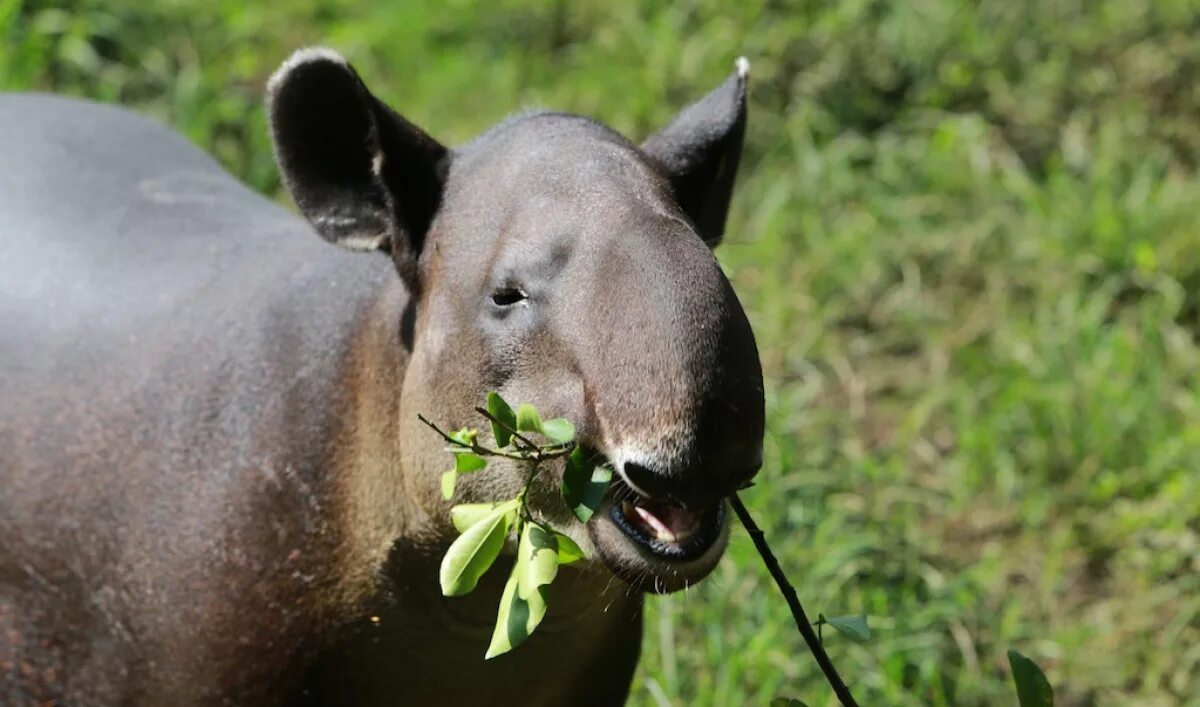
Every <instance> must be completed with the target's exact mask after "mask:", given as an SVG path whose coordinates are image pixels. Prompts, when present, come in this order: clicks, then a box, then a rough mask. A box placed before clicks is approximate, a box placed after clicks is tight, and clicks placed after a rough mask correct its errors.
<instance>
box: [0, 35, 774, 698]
mask: <svg viewBox="0 0 1200 707" xmlns="http://www.w3.org/2000/svg"><path fill="white" fill-rule="evenodd" d="M747 72H748V67H747V64H746V63H745V62H744V60H740V61H739V62H738V63H737V64H736V66H735V67H734V70H733V71H732V73H731V75H730V76H729V78H728V79H727V80H726V81H725V82H724V83H723V84H721V85H720V86H719V87H717V88H715V89H714V90H713V91H712V92H711V93H709V94H708V95H707V96H705V97H703V98H701V99H700V100H699V101H698V102H696V103H694V104H692V105H690V106H688V107H686V108H684V109H683V110H682V112H680V113H679V114H678V116H677V117H676V118H675V119H674V120H673V121H672V122H670V123H669V124H668V125H666V126H665V127H663V128H662V129H661V130H660V131H658V132H656V133H654V134H653V135H651V136H650V137H649V138H647V139H646V140H645V141H644V142H642V143H641V144H640V145H639V144H635V143H634V142H631V141H630V140H628V139H626V138H625V137H622V136H621V135H620V134H618V133H617V132H615V131H613V130H611V129H609V128H607V127H605V126H604V125H602V124H600V123H598V122H595V121H593V120H590V119H588V118H584V117H579V116H576V115H570V114H564V113H556V112H548V111H530V112H525V113H521V114H518V115H514V116H512V117H509V118H508V119H506V120H504V121H503V122H501V123H499V124H498V125H496V126H495V127H493V128H491V129H490V130H488V131H487V132H485V133H483V134H482V135H481V136H479V137H477V138H476V139H474V140H473V141H471V142H469V143H467V144H465V145H462V146H459V147H454V148H450V147H446V146H444V145H443V144H441V143H440V142H438V141H437V140H436V139H434V138H433V137H431V136H430V135H429V134H428V133H426V132H425V131H423V130H421V129H420V128H418V127H417V126H416V125H415V124H413V123H411V122H409V121H408V120H406V119H405V118H403V117H401V116H400V115H399V114H397V113H396V112H394V111H393V110H392V109H391V108H389V107H388V106H387V105H385V104H384V103H382V102H381V101H380V100H378V99H377V98H376V97H375V96H374V95H372V93H371V92H370V91H369V90H368V89H367V88H366V86H365V85H364V83H363V81H362V80H361V79H360V77H359V75H358V74H357V73H356V72H355V70H354V69H353V68H352V67H351V66H350V64H349V63H347V61H346V60H345V59H343V58H342V57H341V56H340V55H338V54H337V53H335V52H333V51H331V50H327V49H320V48H313V49H305V50H300V51H299V52H297V53H296V54H294V55H293V56H292V57H291V58H290V59H288V60H287V61H286V62H285V63H284V64H283V65H282V66H281V68H280V69H279V70H278V71H277V72H276V73H275V74H274V76H273V77H272V78H271V79H270V81H269V83H268V84H267V87H266V96H267V101H268V108H269V110H268V115H269V127H270V131H271V135H272V138H273V141H274V147H275V155H276V158H277V162H278V165H279V168H280V173H281V176H282V180H283V183H284V184H285V185H286V187H287V189H288V190H289V191H290V194H291V196H292V198H293V199H294V201H295V204H296V206H297V207H298V210H299V212H300V214H299V215H296V214H295V213H294V212H293V211H292V210H290V209H287V208H284V207H282V206H279V205H277V204H276V203H275V202H273V201H271V200H269V199H267V198H264V197H263V196H260V195H258V194H256V193H254V192H252V191H251V190H249V189H247V188H246V187H244V186H243V185H242V184H240V183H239V182H238V181H236V180H235V179H234V178H233V177H231V176H230V175H229V174H227V173H226V172H225V171H224V170H223V169H222V168H221V167H220V166H219V165H218V164H217V163H216V162H215V161H214V160H213V159H211V158H210V157H208V156H207V155H206V154H204V153H203V152H202V151H201V150H199V149H197V148H196V147H194V146H192V145H191V144H190V143H189V142H187V141H186V140H185V139H183V138H182V137H180V136H178V135H176V134H174V133H172V132H171V131H169V130H168V129H166V128H164V127H162V126H161V125H159V124H157V123H156V122H153V121H151V120H149V119H147V118H143V117H139V116H137V115H135V114H133V113H130V112H127V111H125V110H122V109H119V108H115V107H110V106H104V105H99V104H95V103H90V102H85V101H80V100H74V99H67V98H62V97H55V96H49V95H5V96H3V97H0V166H2V167H3V169H2V170H0V704H4V705H9V706H13V705H27V704H28V705H71V706H75V705H79V706H92V705H95V706H106V707H107V706H116V705H122V706H124V705H131V706H144V705H154V706H158V705H162V706H167V707H190V706H201V705H254V706H258V705H267V706H271V705H286V706H289V707H291V706H298V705H330V706H332V705H339V706H342V705H346V706H362V705H619V704H622V703H623V702H624V701H625V700H626V699H627V696H628V694H629V690H630V685H631V682H632V680H633V676H634V671H635V668H636V666H637V662H638V657H639V650H640V642H641V637H642V609H643V598H644V595H645V594H647V593H661V592H670V591H675V590H679V589H683V588H686V587H687V586H689V585H691V584H693V583H695V582H697V581H699V580H700V579H702V578H703V577H704V576H705V575H706V574H707V573H708V572H709V571H710V570H711V569H712V568H713V566H714V565H715V563H716V562H717V561H718V558H719V557H720V556H721V554H722V553H723V551H724V548H725V546H726V543H727V538H728V536H729V527H730V522H731V519H730V514H729V513H727V511H726V508H727V506H726V503H727V502H726V500H725V499H726V498H727V497H728V495H729V494H730V493H731V492H733V491H734V490H735V489H737V488H739V487H741V486H742V485H744V484H745V483H746V482H747V480H748V479H749V478H750V477H751V476H753V475H754V474H755V473H756V471H757V470H758V468H759V467H760V466H761V460H762V438H763V418H764V411H763V408H764V403H763V382H762V372H761V367H760V363H759V359H758V351H757V348H756V345H755V341H754V336H753V333H752V331H751V328H750V325H749V322H748V320H747V317H746V315H745V313H744V311H743V308H742V306H741V305H740V304H739V301H738V298H737V297H736V295H735V294H734V291H733V289H732V288H731V285H730V282H729V281H728V279H727V278H726V277H725V275H724V274H723V273H722V270H721V268H720V266H719V264H718V262H717V260H716V258H715V257H714V255H713V248H714V247H716V246H717V245H718V243H720V241H721V240H722V237H723V234H724V232H725V226H726V220H727V219H726V216H727V212H728V208H729V203H730V198H731V194H732V190H733V186H734V180H735V176H736V173H737V168H738V162H739V157H740V153H741V150H742V143H743V136H744V133H745V128H746V86H747ZM314 232H315V233H314ZM318 236H319V237H318ZM329 243H332V244H336V245H337V246H341V247H340V248H335V247H331V246H330V245H329ZM493 390H494V391H498V392H500V393H501V394H502V395H503V396H504V397H505V398H506V399H507V400H510V401H514V402H516V401H523V402H529V403H531V404H533V405H535V406H536V407H537V408H538V409H539V410H541V411H542V413H543V415H545V416H556V417H557V416H561V417H565V418H567V419H569V420H571V421H573V422H574V423H575V426H576V430H577V442H578V444H580V445H582V446H584V448H586V449H588V450H591V452H594V453H595V454H598V455H602V457H603V458H604V460H605V462H606V463H607V464H608V465H610V466H611V468H612V469H613V470H614V481H613V483H612V484H611V486H610V487H609V490H608V492H607V495H606V497H605V501H604V502H603V503H602V504H601V506H600V507H599V508H598V510H597V512H596V514H595V516H594V517H593V518H592V519H591V520H590V521H589V522H587V523H586V524H584V523H580V522H579V521H578V520H576V519H575V518H574V516H573V515H572V514H571V513H570V510H569V509H568V508H567V506H566V504H565V503H563V501H562V499H561V496H560V489H559V484H560V480H561V474H562V468H561V464H558V465H557V466H556V465H555V464H556V463H557V462H556V463H548V464H549V465H548V466H547V467H546V468H545V469H544V470H543V471H542V473H540V474H538V476H537V477H536V480H535V482H534V484H533V485H532V486H531V488H530V489H529V494H528V499H529V504H530V508H531V512H532V513H533V514H534V517H535V518H536V519H537V520H538V521H539V522H542V523H545V524H547V525H548V526H550V527H552V528H554V529H556V530H559V531H561V532H562V533H564V534H566V535H568V536H570V537H571V538H573V539H574V540H575V541H576V542H577V543H578V544H579V546H580V548H581V549H582V550H583V551H584V552H585V553H586V555H587V556H588V557H587V559H586V560H585V561H582V562H579V563H576V564H573V565H570V566H565V567H564V568H563V570H562V572H561V574H560V576H559V578H558V579H557V580H556V581H555V582H554V584H553V585H552V586H551V589H550V594H549V607H550V608H549V613H548V615H547V617H546V619H545V620H544V622H543V623H542V625H541V626H540V627H539V628H538V630H537V631H536V633H535V634H534V635H533V636H532V637H531V638H530V639H529V640H528V641H527V642H526V643H524V644H522V645H520V646H519V647H517V648H516V649H515V650H513V651H512V652H510V653H507V654H505V655H502V656H499V657H496V658H493V659H490V660H485V659H484V654H485V651H486V648H487V645H488V641H489V637H490V636H491V632H492V627H493V623H494V621H495V617H496V609H497V605H498V598H499V595H500V591H501V587H502V585H503V583H504V580H505V577H506V575H507V567H511V562H512V560H511V549H510V551H508V553H507V554H506V555H505V556H504V557H502V558H501V561H500V562H498V563H497V565H496V566H495V567H493V568H492V569H491V570H490V571H489V572H488V573H487V574H486V575H485V576H484V577H483V579H482V580H481V582H480V584H479V587H478V588H477V589H476V590H475V591H474V592H473V593H471V594H469V595H467V596H465V597H455V598H446V597H443V596H442V595H441V592H440V589H439V585H438V565H439V562H440V561H441V558H442V556H443V554H444V553H445V551H446V549H447V547H448V546H449V544H450V543H451V542H452V541H453V540H454V538H455V537H456V531H455V530H454V527H453V525H452V523H451V522H450V515H449V509H450V507H451V505H452V504H456V503H469V502H485V501H491V500H497V499H505V498H511V497H513V496H514V495H516V493H517V492H518V491H519V490H520V489H521V488H522V485H523V483H524V480H525V477H526V474H527V469H526V466H525V465H524V464H523V462H521V461H519V460H508V459H499V460H496V461H493V463H492V464H491V465H490V466H489V468H488V469H487V470H486V471H484V472H480V473H476V474H472V475H469V476H464V477H463V479H462V481H461V482H460V484H459V486H458V488H457V490H456V492H455V495H454V497H453V498H452V499H451V500H449V501H448V500H446V499H445V498H443V496H442V493H441V487H440V477H441V473H442V472H443V471H444V470H445V469H446V468H447V467H448V466H449V465H450V464H451V463H452V461H451V457H450V456H449V455H448V454H447V453H446V451H445V442H444V441H443V440H442V439H440V438H439V437H438V436H437V435H436V434H434V433H433V432H432V431H431V430H430V429H429V428H427V427H426V426H425V425H424V424H423V423H422V422H421V421H420V420H419V419H418V415H419V414H420V415H424V416H425V417H426V418H428V419H430V420H433V421H436V422H437V423H439V424H440V425H441V426H443V427H444V428H446V429H452V428H457V427H460V426H474V427H481V426H485V425H486V424H487V423H486V420H483V419H481V418H480V417H479V416H478V414H477V412H476V411H475V408H476V406H479V405H481V404H482V403H483V401H484V399H485V396H486V393H487V392H488V391H493ZM559 461H560V462H561V460H559ZM506 558H508V559H506ZM505 563H507V567H506V566H505Z"/></svg>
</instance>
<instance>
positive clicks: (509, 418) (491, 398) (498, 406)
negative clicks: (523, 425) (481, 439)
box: [487, 391, 517, 447]
mask: <svg viewBox="0 0 1200 707" xmlns="http://www.w3.org/2000/svg"><path fill="white" fill-rule="evenodd" d="M487 411H488V412H489V413H490V414H491V415H492V416H493V417H495V418H496V419H497V420H500V421H501V422H503V423H504V424H505V425H508V427H509V428H510V429H513V430H515V429H517V414H516V413H515V412H513V409H512V407H510V406H509V404H508V402H506V401H505V400H504V398H502V397H500V394H499V393H497V392H495V391H492V392H490V393H488V394H487ZM492 436H493V437H495V438H496V446H497V447H507V446H508V443H509V442H511V441H512V432H510V431H509V430H506V429H504V427H503V426H502V425H499V424H497V423H496V422H492Z"/></svg>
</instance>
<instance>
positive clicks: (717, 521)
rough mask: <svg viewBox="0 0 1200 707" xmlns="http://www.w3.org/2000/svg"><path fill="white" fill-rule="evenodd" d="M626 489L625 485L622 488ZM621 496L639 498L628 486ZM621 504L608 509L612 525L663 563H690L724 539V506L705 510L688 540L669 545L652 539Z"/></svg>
mask: <svg viewBox="0 0 1200 707" xmlns="http://www.w3.org/2000/svg"><path fill="white" fill-rule="evenodd" d="M622 486H623V485H622ZM616 495H618V496H620V495H625V496H626V497H628V496H634V497H637V496H638V494H636V493H635V492H633V491H632V490H630V489H628V488H627V487H625V488H621V489H619V490H618V494H616ZM622 505H623V504H622V503H620V502H618V501H616V500H614V502H613V503H612V505H611V506H610V508H609V517H610V518H611V519H612V521H613V524H614V525H616V527H617V528H619V529H620V530H621V532H622V533H624V534H625V536H626V537H628V538H629V539H630V540H633V541H634V542H636V543H637V544H639V545H641V546H642V547H643V548H645V549H646V550H648V551H649V552H650V553H651V554H653V555H655V556H657V557H659V558H662V559H664V560H674V561H684V562H686V561H688V560H693V559H696V558H698V557H701V556H703V555H704V554H705V553H706V552H708V550H709V549H710V548H712V546H713V544H714V543H716V542H717V540H718V539H719V538H720V536H721V525H722V523H723V522H724V517H725V504H724V503H717V504H715V505H713V506H712V507H711V508H708V509H705V510H704V511H702V512H701V513H700V514H699V515H700V518H699V527H698V528H697V529H696V530H695V532H693V533H691V534H690V535H689V536H688V537H687V538H686V539H684V540H682V541H680V542H666V541H663V540H660V539H658V538H655V537H652V536H651V535H650V534H649V533H647V532H646V531H645V530H643V528H642V527H640V526H639V524H638V523H636V522H634V521H633V520H631V519H630V518H629V517H627V515H626V514H625V511H624V509H623V508H622Z"/></svg>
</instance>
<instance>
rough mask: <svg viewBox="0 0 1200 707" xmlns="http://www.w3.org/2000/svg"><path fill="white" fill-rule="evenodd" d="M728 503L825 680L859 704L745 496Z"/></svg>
mask: <svg viewBox="0 0 1200 707" xmlns="http://www.w3.org/2000/svg"><path fill="white" fill-rule="evenodd" d="M729 503H730V504H731V505H732V506H733V510H734V512H735V513H737V515H738V518H739V519H740V520H741V521H742V525H744V526H746V532H748V533H750V539H751V540H753V541H754V548H755V549H756V550H758V554H759V555H761V556H762V559H763V563H764V564H765V565H766V566H767V571H768V572H770V573H771V577H772V578H773V579H774V580H775V584H777V585H779V591H780V592H782V593H783V598H784V599H785V600H787V604H788V607H789V608H790V609H791V610H792V618H794V619H795V620H796V628H798V629H800V635H801V636H804V642H805V643H807V644H808V649H809V650H810V651H812V654H813V657H814V658H816V659H817V665H820V666H821V672H823V673H825V679H826V680H828V681H829V685H830V686H831V687H832V688H833V691H834V693H835V694H836V695H837V698H838V701H840V702H841V703H842V705H843V707H858V703H857V702H855V701H854V696H853V695H851V694H850V688H849V687H847V686H846V683H844V682H842V678H841V676H840V675H838V672H837V669H836V668H834V667H833V662H832V661H830V660H829V655H828V654H826V653H825V648H824V646H822V645H821V640H820V638H818V636H817V634H816V633H815V632H813V627H812V624H810V623H809V622H808V616H806V615H805V613H804V607H803V606H801V605H800V598H799V597H797V596H796V589H795V588H794V587H793V586H792V585H791V583H790V582H788V578H787V575H785V574H784V573H783V568H781V567H780V566H779V561H778V560H776V559H775V555H774V554H773V553H772V552H771V548H770V547H769V546H768V545H767V539H766V536H765V535H764V534H763V531H762V530H761V529H760V528H759V527H758V525H756V524H755V523H754V519H753V518H751V517H750V511H748V510H746V506H744V505H743V504H742V499H740V498H738V495H737V494H736V493H734V494H731V495H730V496H729Z"/></svg>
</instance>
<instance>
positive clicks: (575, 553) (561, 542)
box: [554, 532, 587, 565]
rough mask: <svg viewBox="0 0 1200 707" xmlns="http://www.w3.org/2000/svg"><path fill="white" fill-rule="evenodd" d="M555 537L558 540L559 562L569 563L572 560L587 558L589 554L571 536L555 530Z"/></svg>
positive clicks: (561, 563) (562, 563)
mask: <svg viewBox="0 0 1200 707" xmlns="http://www.w3.org/2000/svg"><path fill="white" fill-rule="evenodd" d="M554 537H555V539H556V540H558V564H560V565H569V564H571V563H572V562H576V561H578V560H584V559H587V555H585V554H584V553H583V550H582V549H580V547H579V545H578V544H577V543H576V542H575V541H574V540H572V539H571V538H570V536H567V535H563V534H562V533H559V532H555V533H554Z"/></svg>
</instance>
